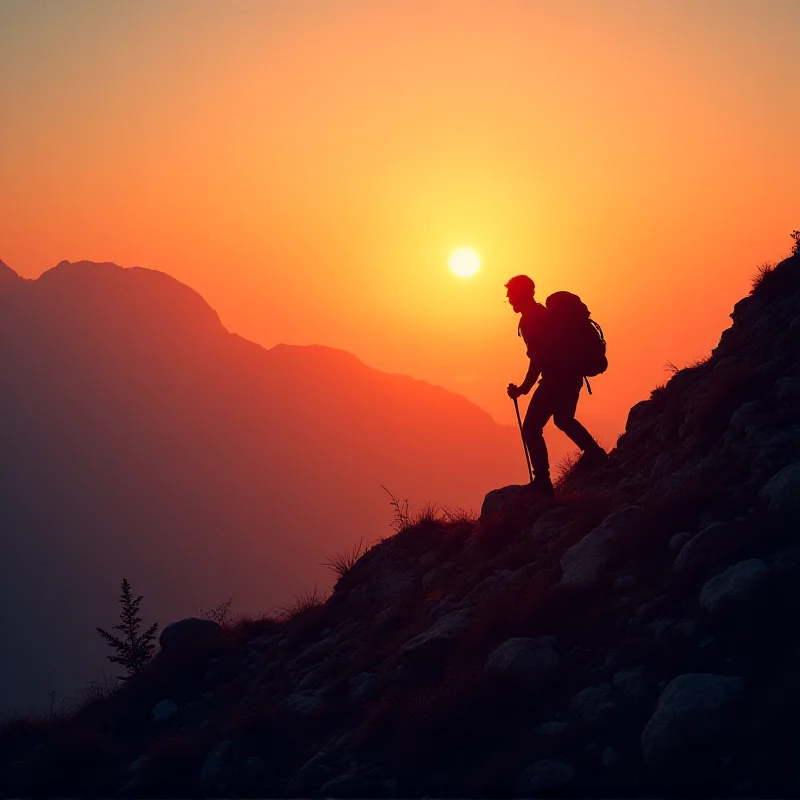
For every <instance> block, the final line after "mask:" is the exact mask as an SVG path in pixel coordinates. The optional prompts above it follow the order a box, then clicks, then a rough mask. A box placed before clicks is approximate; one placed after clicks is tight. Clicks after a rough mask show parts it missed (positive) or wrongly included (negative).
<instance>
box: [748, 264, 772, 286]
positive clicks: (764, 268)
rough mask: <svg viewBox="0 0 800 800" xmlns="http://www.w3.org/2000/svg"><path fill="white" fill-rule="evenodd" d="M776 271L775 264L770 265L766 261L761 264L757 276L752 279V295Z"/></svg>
mask: <svg viewBox="0 0 800 800" xmlns="http://www.w3.org/2000/svg"><path fill="white" fill-rule="evenodd" d="M774 269H775V264H770V263H769V262H768V261H765V262H764V263H763V264H761V265H760V266H759V267H758V268H757V271H756V274H755V275H753V277H752V278H751V279H750V294H753V292H755V290H756V289H758V287H759V286H761V284H762V283H763V282H764V279H765V278H766V277H767V275H769V274H770V273H771V272H772V271H773V270H774Z"/></svg>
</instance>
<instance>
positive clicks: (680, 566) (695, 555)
mask: <svg viewBox="0 0 800 800" xmlns="http://www.w3.org/2000/svg"><path fill="white" fill-rule="evenodd" d="M748 538H749V537H748V529H747V525H746V523H745V522H744V520H732V521H730V522H713V523H712V524H710V525H708V526H707V527H705V528H703V529H702V530H701V531H700V532H699V533H698V534H696V535H695V536H693V537H692V538H691V539H689V541H688V542H686V544H685V545H683V547H682V548H681V550H680V552H679V553H678V555H677V556H676V558H675V564H674V567H675V569H677V570H695V569H697V570H704V569H709V568H712V567H724V566H727V565H728V564H730V563H731V562H732V561H735V560H736V558H737V557H739V556H741V555H742V554H744V553H745V552H746V550H747V546H748Z"/></svg>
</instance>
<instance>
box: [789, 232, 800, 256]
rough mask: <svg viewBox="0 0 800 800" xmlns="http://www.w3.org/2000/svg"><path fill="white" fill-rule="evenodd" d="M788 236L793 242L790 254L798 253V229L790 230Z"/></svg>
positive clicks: (799, 234)
mask: <svg viewBox="0 0 800 800" xmlns="http://www.w3.org/2000/svg"><path fill="white" fill-rule="evenodd" d="M789 236H791V237H792V239H793V240H794V244H793V245H792V255H793V256H797V255H800V231H792V232H791V233H790V234H789Z"/></svg>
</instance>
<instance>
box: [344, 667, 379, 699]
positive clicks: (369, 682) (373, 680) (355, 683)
mask: <svg viewBox="0 0 800 800" xmlns="http://www.w3.org/2000/svg"><path fill="white" fill-rule="evenodd" d="M377 684H378V676H377V675H376V674H375V673H374V672H362V673H361V674H360V675H356V676H355V677H354V678H351V679H350V699H351V700H355V701H356V702H363V701H364V700H367V699H369V697H370V695H371V694H372V693H373V692H374V691H375V687H376V685H377Z"/></svg>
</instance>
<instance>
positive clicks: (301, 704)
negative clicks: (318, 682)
mask: <svg viewBox="0 0 800 800" xmlns="http://www.w3.org/2000/svg"><path fill="white" fill-rule="evenodd" d="M280 705H281V708H286V709H288V710H289V711H294V712H295V713H297V714H311V713H312V712H314V711H316V710H317V709H318V708H319V707H320V706H321V705H322V697H321V695H320V693H319V692H318V691H314V690H311V689H306V690H303V691H299V692H294V693H293V694H290V695H287V696H286V697H284V698H283V700H281V702H280Z"/></svg>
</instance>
